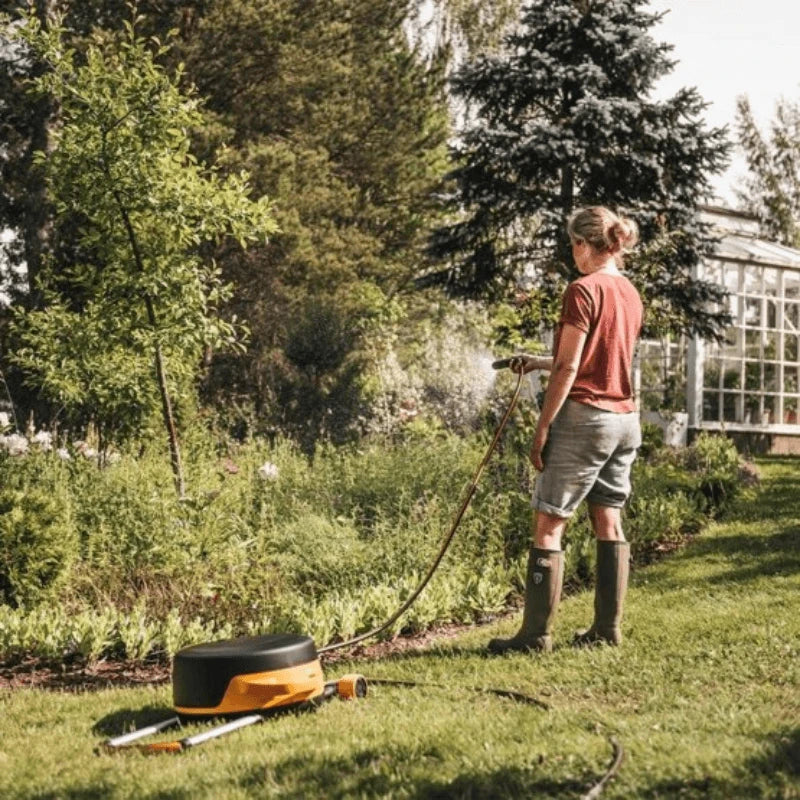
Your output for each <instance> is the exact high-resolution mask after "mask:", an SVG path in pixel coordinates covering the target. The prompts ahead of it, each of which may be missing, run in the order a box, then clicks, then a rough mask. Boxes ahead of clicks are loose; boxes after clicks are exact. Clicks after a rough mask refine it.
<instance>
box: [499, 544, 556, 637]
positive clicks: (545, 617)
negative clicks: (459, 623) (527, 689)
mask: <svg viewBox="0 0 800 800" xmlns="http://www.w3.org/2000/svg"><path fill="white" fill-rule="evenodd" d="M563 582H564V551H563V550H541V549H539V548H538V547H532V548H531V552H530V555H529V556H528V574H527V578H526V580H525V611H524V612H523V614H522V627H521V628H520V629H519V631H518V632H517V634H516V635H515V636H513V637H512V638H511V639H492V640H491V641H490V642H489V652H490V653H505V652H506V651H508V650H521V651H530V650H538V651H541V652H545V653H549V652H550V651H551V650H552V649H553V638H552V636H551V635H550V634H551V631H552V629H553V620H554V619H555V616H556V610H557V609H558V603H559V600H560V599H561V585H562V583H563Z"/></svg>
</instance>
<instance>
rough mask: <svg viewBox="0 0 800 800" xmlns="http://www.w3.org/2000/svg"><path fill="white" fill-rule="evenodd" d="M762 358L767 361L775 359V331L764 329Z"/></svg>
mask: <svg viewBox="0 0 800 800" xmlns="http://www.w3.org/2000/svg"><path fill="white" fill-rule="evenodd" d="M764 358H765V359H767V360H769V361H777V360H778V358H779V356H778V334H777V333H776V332H775V331H764Z"/></svg>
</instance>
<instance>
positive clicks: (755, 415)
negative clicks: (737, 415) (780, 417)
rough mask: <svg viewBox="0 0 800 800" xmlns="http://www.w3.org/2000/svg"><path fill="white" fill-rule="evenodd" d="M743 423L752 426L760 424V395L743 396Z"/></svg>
mask: <svg viewBox="0 0 800 800" xmlns="http://www.w3.org/2000/svg"><path fill="white" fill-rule="evenodd" d="M744 421H745V422H747V423H750V424H752V425H758V424H759V423H760V422H761V395H758V394H746V395H745V396H744Z"/></svg>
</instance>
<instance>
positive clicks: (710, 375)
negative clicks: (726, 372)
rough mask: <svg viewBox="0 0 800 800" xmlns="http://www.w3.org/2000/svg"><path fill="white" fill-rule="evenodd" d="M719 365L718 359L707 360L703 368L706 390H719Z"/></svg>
mask: <svg viewBox="0 0 800 800" xmlns="http://www.w3.org/2000/svg"><path fill="white" fill-rule="evenodd" d="M719 365H720V362H719V360H717V359H716V358H707V359H706V363H705V364H704V366H703V386H704V387H705V388H706V389H718V388H719Z"/></svg>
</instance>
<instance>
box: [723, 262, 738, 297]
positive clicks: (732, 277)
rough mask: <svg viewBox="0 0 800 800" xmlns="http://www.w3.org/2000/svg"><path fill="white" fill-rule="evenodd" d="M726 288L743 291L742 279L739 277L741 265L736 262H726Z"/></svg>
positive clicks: (732, 291)
mask: <svg viewBox="0 0 800 800" xmlns="http://www.w3.org/2000/svg"><path fill="white" fill-rule="evenodd" d="M724 278H725V288H726V289H727V290H728V291H729V292H731V293H735V292H741V291H742V286H741V280H740V278H739V267H738V266H736V265H735V264H726V265H725V275H724Z"/></svg>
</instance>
